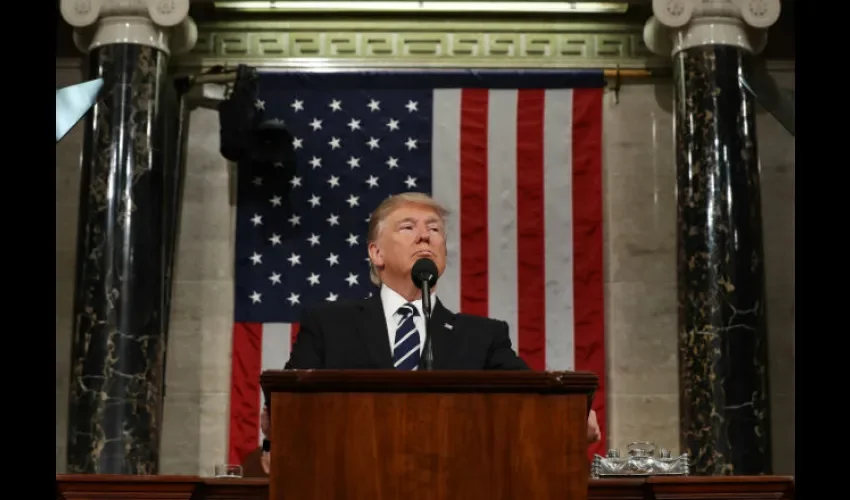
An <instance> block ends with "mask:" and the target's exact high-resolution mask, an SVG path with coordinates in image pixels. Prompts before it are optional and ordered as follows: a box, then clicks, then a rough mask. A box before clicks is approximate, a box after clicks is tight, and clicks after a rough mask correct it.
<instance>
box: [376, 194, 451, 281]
mask: <svg viewBox="0 0 850 500" xmlns="http://www.w3.org/2000/svg"><path fill="white" fill-rule="evenodd" d="M445 229H446V228H445V227H443V222H442V221H441V220H440V216H439V215H438V214H437V212H436V211H434V209H432V208H430V207H428V206H425V205H417V204H407V205H402V206H400V207H398V208H397V209H395V210H394V211H393V212H391V213H390V215H389V217H387V218H386V219H384V223H383V225H382V227H381V229H380V231H379V233H378V237H377V239H376V241H374V242H372V243H371V244H370V245H369V256H370V258H371V259H372V262H373V263H374V264H375V266H376V267H377V268H378V269H379V270H381V271H382V273H381V274H382V276H386V277H390V276H391V277H393V278H394V279H410V271H411V269H413V264H414V263H415V262H416V261H417V260H419V259H421V258H423V257H427V258H429V259H431V260H433V261H434V263H435V264H437V270H438V272H439V275H440V276H442V274H443V271H444V270H445V269H446V233H445Z"/></svg>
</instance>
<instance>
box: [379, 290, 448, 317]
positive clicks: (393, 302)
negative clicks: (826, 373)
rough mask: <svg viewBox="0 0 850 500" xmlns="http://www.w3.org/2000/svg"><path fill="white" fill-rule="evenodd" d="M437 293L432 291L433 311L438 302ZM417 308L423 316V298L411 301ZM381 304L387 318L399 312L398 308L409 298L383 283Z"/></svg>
mask: <svg viewBox="0 0 850 500" xmlns="http://www.w3.org/2000/svg"><path fill="white" fill-rule="evenodd" d="M436 298H437V293H436V292H431V312H432V313H433V312H434V304H436ZM411 303H412V304H413V306H414V307H416V310H417V311H419V315H420V316H422V299H421V298H419V299H416V300H414V301H413V302H411ZM381 304H383V306H384V315H385V316H386V317H387V318H391V317H393V316H394V315H395V314H396V313H397V312H398V308H399V307H401V306H403V305H405V304H407V300H405V298H404V297H402V296H401V295H399V293H398V292H396V291H395V290H393V289H392V288H390V287H388V286H387V285H381Z"/></svg>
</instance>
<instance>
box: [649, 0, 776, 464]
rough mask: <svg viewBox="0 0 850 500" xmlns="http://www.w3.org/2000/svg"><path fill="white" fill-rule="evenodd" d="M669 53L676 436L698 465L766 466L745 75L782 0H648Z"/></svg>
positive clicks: (759, 277) (654, 35) (758, 230)
mask: <svg viewBox="0 0 850 500" xmlns="http://www.w3.org/2000/svg"><path fill="white" fill-rule="evenodd" d="M653 13H654V16H653V17H652V18H651V19H650V20H649V21H648V22H647V24H646V27H645V30H644V38H645V39H646V43H647V46H648V47H649V48H650V49H651V50H653V51H655V52H656V53H658V54H663V55H665V56H671V57H672V59H673V68H674V85H675V93H674V95H675V117H674V120H675V134H676V137H675V147H676V171H677V177H678V192H677V195H678V281H679V285H678V289H679V290H678V292H679V293H678V296H679V370H680V397H681V439H682V447H683V448H684V451H687V452H688V453H689V454H690V456H691V457H692V458H691V460H692V462H693V471H692V472H693V473H694V474H696V475H749V474H770V473H771V436H770V434H771V433H770V414H769V410H770V404H769V389H768V369H767V364H768V360H767V330H766V325H765V292H764V254H763V252H762V216H761V198H760V194H759V190H760V188H759V161H758V157H759V156H758V146H757V139H756V121H755V102H754V100H753V97H752V96H751V95H750V94H749V93H748V92H747V91H746V88H745V86H744V85H743V84H742V82H741V80H742V78H747V77H748V74H749V72H750V70H751V59H752V57H753V56H754V55H755V54H757V53H758V52H760V51H761V50H762V48H763V47H764V44H765V42H766V32H765V29H766V28H767V27H769V26H770V25H772V24H773V23H774V22H776V20H777V19H778V17H779V1H778V0H735V1H727V0H714V1H702V0H655V1H653Z"/></svg>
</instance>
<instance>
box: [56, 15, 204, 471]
mask: <svg viewBox="0 0 850 500" xmlns="http://www.w3.org/2000/svg"><path fill="white" fill-rule="evenodd" d="M188 9H189V2H188V0H175V1H172V2H158V1H155V0H148V1H137V2H126V1H122V0H100V1H98V2H90V1H86V0H62V2H61V3H60V10H61V13H62V15H63V17H64V19H65V20H66V21H67V22H68V23H69V24H71V25H72V26H73V27H74V28H75V32H74V42H75V43H76V44H77V46H78V48H80V49H81V50H82V51H84V52H86V53H87V55H88V69H89V74H88V75H87V77H88V78H98V77H100V78H103V79H104V86H103V91H102V93H101V95H100V98H99V100H98V101H97V103H96V104H95V106H94V108H93V109H92V110H91V112H89V114H88V115H87V117H86V119H85V138H84V143H83V156H82V165H81V182H80V208H79V226H78V231H77V265H76V285H75V291H74V324H73V337H72V342H71V351H72V352H71V353H70V355H71V370H72V372H71V377H70V380H71V382H70V397H69V410H68V447H67V448H68V456H67V472H69V473H77V474H138V475H144V474H157V471H158V462H159V437H160V431H161V428H162V424H161V423H162V408H163V391H164V379H165V362H164V359H165V349H166V340H167V326H168V325H167V323H166V318H167V310H168V308H169V304H168V303H167V298H168V294H167V292H168V291H169V289H170V282H169V281H170V280H169V277H170V269H169V268H170V265H171V262H172V260H173V259H172V257H173V256H172V255H169V254H170V253H173V248H174V244H173V241H171V240H172V239H173V234H174V228H175V227H176V220H175V214H176V213H177V212H178V210H177V207H176V206H174V204H175V198H176V197H175V192H176V190H177V189H178V186H179V178H180V177H181V175H180V169H179V168H178V165H177V164H176V161H178V159H182V156H178V154H177V151H178V147H179V146H178V144H177V137H178V135H179V134H178V133H177V130H176V124H178V123H179V107H178V102H179V101H178V100H177V99H176V95H175V90H174V88H173V82H172V80H171V78H170V77H169V75H168V62H169V58H170V57H171V55H172V54H173V53H174V52H175V51H185V50H188V49H190V48H191V45H192V44H193V43H194V40H195V38H196V36H197V31H196V29H195V26H194V24H193V23H192V20H191V19H190V18H188ZM178 205H179V204H178Z"/></svg>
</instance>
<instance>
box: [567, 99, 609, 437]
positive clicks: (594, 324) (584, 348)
mask: <svg viewBox="0 0 850 500" xmlns="http://www.w3.org/2000/svg"><path fill="white" fill-rule="evenodd" d="M602 266H603V260H602V89H576V90H575V91H574V92H573V290H574V293H573V304H574V308H575V313H574V314H575V363H576V370H587V371H591V372H593V373H595V374H597V376H598V377H599V390H598V391H597V392H596V396H595V397H594V399H593V409H594V410H596V416H597V419H598V420H599V426H600V428H601V429H602V436H603V439H602V441H600V442H599V443H597V444H595V445H593V446H591V448H590V450H589V453H591V454H592V453H600V454H604V450H605V449H606V445H605V441H606V436H607V434H606V433H605V307H604V300H605V293H604V290H603V278H604V274H603V273H604V271H603V267H602Z"/></svg>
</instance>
